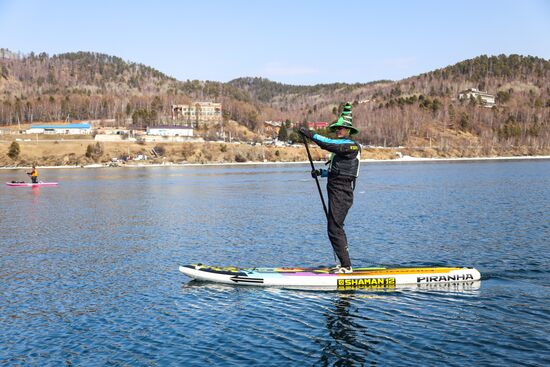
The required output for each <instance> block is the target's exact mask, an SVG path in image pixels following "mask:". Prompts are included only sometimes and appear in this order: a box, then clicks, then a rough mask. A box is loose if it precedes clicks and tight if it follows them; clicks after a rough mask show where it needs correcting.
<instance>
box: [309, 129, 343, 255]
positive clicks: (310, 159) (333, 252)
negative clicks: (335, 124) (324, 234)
mask: <svg viewBox="0 0 550 367" xmlns="http://www.w3.org/2000/svg"><path fill="white" fill-rule="evenodd" d="M302 138H303V139H304V145H305V146H306V152H307V157H308V158H309V164H311V171H315V166H314V165H313V159H312V158H311V153H310V151H309V145H308V144H307V138H306V137H305V136H303V137H302ZM313 177H314V178H315V183H316V184H317V190H319V196H320V197H321V203H323V210H324V211H325V216H326V217H327V221H328V210H327V206H326V205H325V198H324V197H323V191H321V185H320V184H319V177H317V176H313ZM332 255H333V256H334V260H336V251H334V248H333V249H332Z"/></svg>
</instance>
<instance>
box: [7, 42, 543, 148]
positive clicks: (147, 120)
mask: <svg viewBox="0 0 550 367" xmlns="http://www.w3.org/2000/svg"><path fill="white" fill-rule="evenodd" d="M468 88H477V89H478V90H481V91H486V92H487V93H489V94H492V95H495V96H496V105H495V106H494V107H492V108H487V107H486V106H484V104H483V103H482V101H480V100H479V99H466V100H464V99H463V100H459V99H458V94H459V92H460V91H463V90H465V89H468ZM196 100H202V101H213V102H221V103H222V104H223V111H224V117H225V118H230V119H233V120H235V121H237V122H239V123H241V124H243V125H246V126H247V127H248V128H249V129H251V130H254V131H255V132H259V133H261V132H262V131H263V128H264V124H263V122H264V121H265V120H287V119H288V120H291V121H293V122H295V123H298V124H301V123H303V122H305V121H328V122H330V121H333V120H334V119H335V118H336V116H337V115H338V110H339V106H340V104H341V103H342V102H344V101H350V102H352V103H353V104H354V110H353V111H354V112H353V113H354V115H353V116H354V124H355V125H356V126H357V127H358V128H359V129H360V130H361V133H360V135H359V136H358V139H359V140H360V141H361V142H362V143H365V144H373V145H388V146H389V145H392V146H398V145H406V146H418V147H425V146H431V147H435V148H436V149H438V151H439V154H441V152H443V153H445V152H446V151H449V152H451V153H449V154H451V155H460V154H467V153H465V152H466V151H467V150H468V149H469V151H472V149H474V150H476V149H477V150H478V153H479V154H482V155H487V154H491V152H497V153H498V152H499V151H502V150H503V149H504V150H508V151H510V150H513V149H520V148H521V149H523V150H522V151H521V152H520V153H521V154H524V153H526V151H528V152H531V153H533V154H534V152H539V153H540V152H548V153H550V61H549V60H546V59H542V58H538V57H533V56H521V55H499V56H485V55H482V56H479V57H476V58H473V59H470V60H465V61H461V62H458V63H456V64H454V65H450V66H447V67H444V68H441V69H437V70H434V71H429V72H426V73H424V74H421V75H418V76H413V77H409V78H406V79H403V80H399V81H388V80H381V81H374V82H371V83H356V84H346V83H333V84H319V85H313V86H295V85H287V84H282V83H277V82H274V81H270V80H267V79H263V78H238V79H235V80H232V81H230V82H228V83H221V82H216V81H198V80H193V81H190V80H187V81H179V80H176V79H175V78H173V77H170V76H168V75H166V74H164V73H162V72H161V71H158V70H155V69H154V68H151V67H148V66H145V65H142V64H138V63H134V62H127V61H124V60H122V59H121V58H119V57H116V56H109V55H104V54H98V53H91V52H76V53H65V54H60V55H54V56H49V55H47V54H45V53H40V54H33V53H31V54H29V55H19V54H14V53H12V52H10V51H8V50H5V49H0V125H9V124H13V123H17V122H34V121H59V120H86V119H94V120H99V119H116V123H117V124H121V125H123V124H127V123H129V122H132V121H134V120H135V119H136V116H138V118H139V119H140V120H139V122H140V123H142V124H147V125H154V124H160V123H163V122H166V118H167V117H168V116H170V105H171V104H174V103H188V102H191V101H196ZM472 147H474V148H472ZM468 154H469V153H468ZM474 154H476V153H474Z"/></svg>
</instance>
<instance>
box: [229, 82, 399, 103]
mask: <svg viewBox="0 0 550 367" xmlns="http://www.w3.org/2000/svg"><path fill="white" fill-rule="evenodd" d="M378 83H391V80H379V81H374V82H369V83H354V84H347V83H332V84H315V85H291V84H283V83H278V82H274V81H271V80H269V79H265V78H258V77H255V78H253V77H244V78H238V79H234V80H231V81H230V82H229V84H230V85H232V86H234V87H236V88H239V89H241V90H245V91H247V92H248V93H249V94H250V95H251V96H252V97H254V98H256V99H258V100H259V101H261V102H267V103H270V102H274V101H275V100H277V99H278V98H279V99H280V98H281V97H284V96H289V95H330V94H331V93H334V91H340V92H342V93H352V92H353V91H354V90H356V89H358V88H362V87H365V86H368V85H374V84H378Z"/></svg>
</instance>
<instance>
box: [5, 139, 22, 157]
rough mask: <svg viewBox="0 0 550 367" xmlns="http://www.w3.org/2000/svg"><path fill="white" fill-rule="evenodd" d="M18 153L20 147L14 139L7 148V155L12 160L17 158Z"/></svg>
mask: <svg viewBox="0 0 550 367" xmlns="http://www.w3.org/2000/svg"><path fill="white" fill-rule="evenodd" d="M19 153H21V148H20V147H19V143H17V142H16V141H14V142H12V143H11V145H10V147H9V149H8V157H10V158H11V159H13V160H16V159H17V158H19Z"/></svg>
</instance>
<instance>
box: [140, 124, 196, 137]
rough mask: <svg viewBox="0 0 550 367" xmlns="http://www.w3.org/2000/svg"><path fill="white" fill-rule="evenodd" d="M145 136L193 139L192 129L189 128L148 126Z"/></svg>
mask: <svg viewBox="0 0 550 367" xmlns="http://www.w3.org/2000/svg"><path fill="white" fill-rule="evenodd" d="M147 135H158V136H185V137H193V128H192V127H190V126H167V125H164V126H148V127H147Z"/></svg>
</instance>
